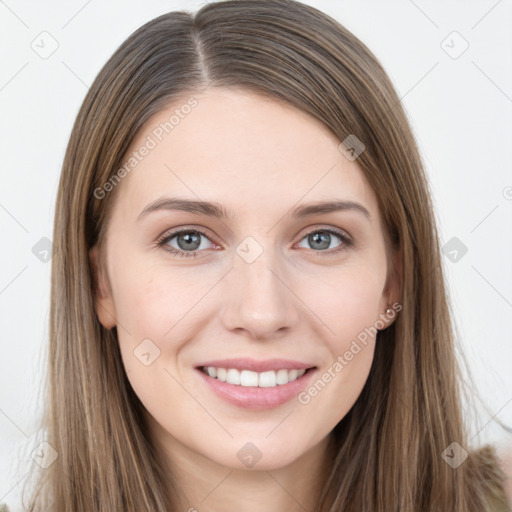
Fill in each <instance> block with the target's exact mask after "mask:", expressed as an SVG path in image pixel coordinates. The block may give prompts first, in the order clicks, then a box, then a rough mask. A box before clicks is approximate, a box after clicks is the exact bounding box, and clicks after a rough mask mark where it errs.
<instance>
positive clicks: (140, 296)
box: [91, 88, 397, 469]
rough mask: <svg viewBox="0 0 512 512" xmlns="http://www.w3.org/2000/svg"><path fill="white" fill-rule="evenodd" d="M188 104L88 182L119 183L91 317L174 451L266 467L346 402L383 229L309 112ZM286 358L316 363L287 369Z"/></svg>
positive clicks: (383, 323) (362, 185) (235, 96)
mask: <svg viewBox="0 0 512 512" xmlns="http://www.w3.org/2000/svg"><path fill="white" fill-rule="evenodd" d="M194 98H195V100H190V101H189V102H188V103H187V98H185V99H184V100H183V102H181V103H176V104H174V105H172V107H169V108H168V109H166V110H164V111H161V112H159V113H158V114H157V115H155V116H154V117H153V118H151V119H150V120H149V121H148V122H147V123H146V125H145V128H144V129H143V130H141V131H140V133H139V134H138V136H137V137H136V139H135V140H134V141H133V143H132V145H131V147H130V150H129V151H128V154H127V155H126V160H127V161H128V160H129V158H130V157H132V158H136V160H132V161H131V164H132V166H131V167H129V166H128V167H127V169H128V168H129V169H130V170H129V172H125V173H120V177H121V178H122V179H121V182H119V183H117V184H115V185H112V184H111V186H110V187H109V186H108V185H106V186H105V187H104V188H103V189H102V192H98V195H100V194H103V195H105V196H106V197H105V198H104V199H103V200H105V201H108V200H109V198H108V193H111V192H110V191H109V189H111V188H112V187H114V188H115V187H119V190H116V193H117V194H118V195H117V197H116V201H115V204H114V208H113V210H112V217H111V220H110V223H109V226H108V230H107V233H106V244H105V246H104V248H103V249H104V254H103V256H104V257H103V258H102V259H101V263H102V268H103V272H102V277H101V281H100V283H101V289H102V293H101V294H99V296H98V298H97V313H98V316H99V318H100V320H101V322H102V324H103V325H104V326H106V327H108V328H110V327H113V326H117V335H118V339H119V344H120V349H121V354H122V358H123V363H124V367H125V369H126V372H127V376H128V379H129V381H130V383H131V385H132V386H133V389H134V391H135V393H136V394H137V395H138V397H139V398H140V400H141V402H142V403H143V405H144V406H145V408H146V410H147V413H148V414H147V416H148V420H149V422H150V427H151V429H152V432H153V434H154V435H155V436H156V438H157V439H158V441H160V442H162V444H163V446H164V447H166V448H167V450H168V453H169V454H170V455H171V454H172V453H173V452H174V451H175V450H176V453H177V451H178V450H181V451H182V452H183V451H189V452H193V453H194V454H195V455H196V456H198V455H199V456H204V457H206V458H207V459H209V460H210V461H212V462H214V463H217V464H220V465H222V466H226V467H232V468H235V467H236V468H243V467H247V468H250V467H252V466H253V465H254V467H255V468H257V469H272V468H278V467H282V466H285V465H287V464H289V463H291V462H292V461H294V460H296V459H298V458H299V457H300V456H302V455H304V454H305V453H306V452H308V451H309V450H310V449H312V448H313V447H315V446H316V445H319V443H320V442H321V441H323V440H325V439H327V436H328V434H329V433H330V432H331V430H332V429H333V428H334V426H335V425H336V424H337V423H338V422H339V421H340V420H341V419H342V418H343V417H344V416H345V415H346V414H347V412H348V411H349V409H350V408H351V406H352V405H353V404H354V402H355V401H356V399H357V397H358V396H359V394H360V392H361V390H362V388H363V386H364V384H365V381H366V379H367V376H368V373H369V370H370V366H371V363H372V358H373V354H374V343H375V328H378V329H383V328H385V327H387V326H389V324H390V323H391V322H392V320H391V318H392V317H389V316H388V317H385V316H384V315H383V314H384V313H385V311H386V309H388V308H390V307H392V304H393V302H394V301H395V300H396V298H397V296H396V295H394V294H392V293H391V290H388V289H385V283H386V276H387V272H388V270H389V269H388V266H387V262H386V254H385V239H384V232H383V225H382V223H381V218H380V215H379V211H378V205H377V201H376V197H375V194H374V193H373V191H372V190H371V188H370V186H369V184H368V183H367V182H366V180H365V178H364V175H363V173H362V171H361V170H360V168H359V166H358V163H357V159H354V158H353V157H352V158H349V157H348V156H347V154H343V153H342V152H341V151H340V149H339V145H340V142H341V141H340V140H338V139H337V138H336V137H335V136H334V135H333V134H332V133H331V132H330V131H329V130H328V129H327V128H325V127H324V125H322V124H321V123H320V122H319V121H317V120H315V119H313V118H312V117H310V116H308V115H307V114H304V113H302V112H300V111H298V110H295V109H293V108H291V107H289V106H285V105H283V104H281V103H279V102H277V101H274V100H269V99H266V98H264V97H262V96H259V95H255V94H253V93H249V92H244V91H241V90H239V89H226V88H210V89H207V90H206V91H205V92H203V93H201V94H198V95H195V96H194ZM185 105H188V107H187V106H185ZM171 116H174V117H171ZM166 123H167V124H166ZM144 147H146V150H144V149H143V148H144ZM133 152H136V155H135V156H134V155H133ZM125 174H126V175H125ZM123 176H124V177H123ZM103 191H108V192H103ZM176 200H179V202H174V203H173V202H172V201H176ZM189 202H190V204H189ZM192 202H193V203H196V202H200V203H201V204H202V203H203V202H205V203H212V204H213V206H211V205H210V206H207V205H206V206H205V205H203V206H201V205H196V204H193V203H192ZM324 202H329V203H333V202H350V203H354V204H357V205H358V206H353V207H346V208H330V207H326V208H324V209H323V210H316V209H315V208H312V207H313V206H318V205H321V204H322V203H324ZM187 205H188V206H187ZM220 212H224V213H225V217H222V216H220ZM365 212H367V213H365ZM180 231H182V233H181V234H179V233H178V232H180ZM91 257H92V258H93V261H96V258H97V257H98V253H97V252H96V249H93V250H92V251H91ZM394 289H395V288H394V287H393V290H394ZM392 316H394V312H393V315H392ZM228 358H229V359H236V358H240V359H243V361H231V362H226V361H223V362H221V360H225V359H228ZM277 359H286V360H288V362H284V361H272V360H277ZM206 363H212V366H214V367H217V368H216V370H210V371H211V373H212V375H213V376H207V375H206V374H205V373H203V372H202V371H201V369H200V367H201V366H203V365H205V364H206ZM215 363H216V364H215ZM258 363H261V366H257V365H258ZM295 365H297V368H303V369H307V368H313V369H311V370H308V371H306V372H305V373H304V374H303V375H302V376H301V373H302V372H298V375H299V378H297V379H296V380H294V381H293V380H291V379H293V378H294V377H296V375H294V373H295V374H297V372H290V373H289V372H286V371H285V370H289V369H291V368H293V367H294V366H295ZM218 368H225V369H226V370H228V369H235V370H236V369H238V370H240V371H233V370H231V371H229V372H225V371H224V370H218ZM257 369H260V370H261V371H260V372H254V370H257ZM244 370H245V372H244ZM272 370H273V371H272ZM215 375H217V377H218V378H215V377H214V376H215ZM287 377H288V378H289V379H290V380H291V381H290V382H289V383H286V382H287V380H286V378H287ZM226 378H227V379H228V381H227V382H222V379H226ZM238 378H240V379H241V381H242V383H241V384H236V382H237V379H238ZM230 382H232V383H230ZM277 382H279V383H277ZM242 384H244V385H242Z"/></svg>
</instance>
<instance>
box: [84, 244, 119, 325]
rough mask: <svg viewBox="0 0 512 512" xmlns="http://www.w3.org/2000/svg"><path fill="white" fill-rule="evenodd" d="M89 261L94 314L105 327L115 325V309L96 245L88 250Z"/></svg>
mask: <svg viewBox="0 0 512 512" xmlns="http://www.w3.org/2000/svg"><path fill="white" fill-rule="evenodd" d="M89 261H90V264H91V269H92V274H93V295H94V307H95V309H96V315H97V316H98V320H99V321H100V323H101V325H103V327H105V328H106V329H111V328H112V327H115V326H116V310H115V306H114V299H113V297H112V290H111V288H110V283H109V282H108V277H107V276H106V272H105V270H104V268H103V264H102V261H101V257H100V251H99V249H98V246H97V245H95V246H94V247H93V248H92V249H90V250H89Z"/></svg>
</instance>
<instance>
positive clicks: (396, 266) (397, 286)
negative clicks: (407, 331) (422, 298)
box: [380, 250, 403, 330]
mask: <svg viewBox="0 0 512 512" xmlns="http://www.w3.org/2000/svg"><path fill="white" fill-rule="evenodd" d="M401 285H402V254H401V251H399V250H396V251H395V252H394V253H393V254H392V267H391V268H390V270H389V275H388V280H387V282H386V287H385V288H384V292H383V294H382V299H381V302H380V305H381V311H380V312H381V316H380V319H381V320H382V321H384V322H385V327H384V329H386V328H387V327H389V326H390V325H391V324H392V323H393V322H394V321H395V319H396V316H397V314H398V312H399V311H401V310H402V308H403V306H402V303H401V288H402V286H401ZM388 309H390V310H391V311H392V313H390V314H387V313H386V311H387V310H388ZM381 330H382V329H381Z"/></svg>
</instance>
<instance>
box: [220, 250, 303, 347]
mask: <svg viewBox="0 0 512 512" xmlns="http://www.w3.org/2000/svg"><path fill="white" fill-rule="evenodd" d="M224 281H225V282H224V283H223V286H224V289H223V290H222V295H224V297H225V301H224V305H225V306H224V309H223V312H222V317H223V323H224V326H225V328H226V329H228V330H231V331H239V332H243V331H245V332H246V333H248V334H247V335H248V336H250V337H251V338H254V339H259V340H265V339H271V338H276V337H280V336H282V335H283V334H285V333H286V332H288V331H289V330H290V329H293V328H294V326H295V325H296V324H297V321H298V319H299V311H298V310H297V308H298V307H299V305H300V301H299V300H298V299H297V297H296V296H295V294H294V292H293V278H292V277H291V276H290V273H289V272H286V271H285V270H284V265H283V264H280V262H279V261H277V258H275V257H274V256H273V253H272V251H270V250H264V251H263V252H262V254H260V255H259V256H258V257H257V258H256V259H255V260H254V261H252V262H248V261H246V260H245V259H244V258H242V257H240V256H239V255H238V254H236V255H235V259H234V263H233V268H232V270H231V272H229V274H228V275H227V276H226V279H225V280H224Z"/></svg>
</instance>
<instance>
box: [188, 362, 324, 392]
mask: <svg viewBox="0 0 512 512" xmlns="http://www.w3.org/2000/svg"><path fill="white" fill-rule="evenodd" d="M315 368H316V366H315V367H311V368H307V369H301V370H296V369H286V368H283V369H280V370H268V371H265V372H254V371H251V370H238V369H236V368H217V367H214V366H201V367H199V368H198V369H199V370H200V371H201V372H203V373H205V374H206V375H208V376H209V377H211V378H212V379H216V380H219V381H221V382H225V383H227V384H232V385H234V386H242V387H252V388H273V387H278V386H284V385H286V384H289V383H290V382H294V381H296V380H298V379H300V378H301V377H302V376H303V375H305V374H306V373H308V372H310V371H311V370H314V369H315Z"/></svg>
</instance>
